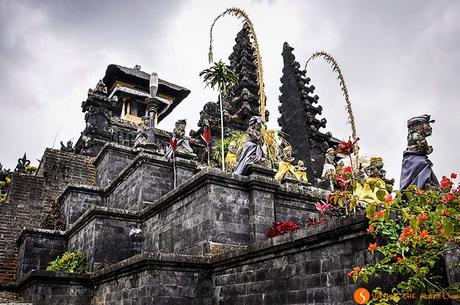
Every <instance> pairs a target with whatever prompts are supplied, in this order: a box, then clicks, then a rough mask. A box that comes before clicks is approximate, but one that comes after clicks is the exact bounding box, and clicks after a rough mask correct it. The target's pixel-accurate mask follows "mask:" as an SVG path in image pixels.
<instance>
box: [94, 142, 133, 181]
mask: <svg viewBox="0 0 460 305" xmlns="http://www.w3.org/2000/svg"><path fill="white" fill-rule="evenodd" d="M138 152H139V151H138V150H135V149H133V148H129V147H126V146H121V145H117V144H114V143H108V144H106V145H105V146H104V148H103V149H102V150H101V152H100V153H99V155H98V156H97V157H96V160H95V162H94V165H95V166H96V185H97V186H99V187H101V188H104V187H107V186H108V185H109V184H110V183H111V182H113V181H114V180H115V178H116V177H117V176H118V175H119V174H120V173H121V171H122V170H123V169H124V168H125V167H126V166H128V164H129V163H131V161H132V160H133V159H134V157H135V156H136V155H137V153H138Z"/></svg>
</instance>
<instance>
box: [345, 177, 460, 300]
mask: <svg viewBox="0 0 460 305" xmlns="http://www.w3.org/2000/svg"><path fill="white" fill-rule="evenodd" d="M456 177H457V175H456V174H454V173H453V174H452V175H451V177H450V178H447V177H443V178H442V180H441V182H440V186H439V187H432V188H430V189H429V190H419V189H417V188H416V187H415V186H411V187H409V188H408V189H407V190H404V191H396V192H395V193H394V196H392V195H391V194H387V195H385V193H384V192H380V190H379V191H378V192H377V197H378V199H377V200H373V201H369V202H367V205H366V206H365V210H366V215H367V218H368V219H369V228H368V230H367V231H368V233H369V234H370V235H371V236H372V237H373V238H374V242H372V243H370V245H369V247H368V251H370V252H371V253H372V255H374V256H375V257H376V263H374V264H369V265H366V266H356V267H355V268H353V270H352V271H350V273H349V274H348V275H349V277H351V278H352V279H353V280H354V281H355V282H357V281H359V280H361V281H363V282H367V281H368V280H369V278H370V277H372V276H375V275H380V274H387V275H389V276H394V277H395V278H396V279H397V284H396V286H395V287H394V288H393V289H392V291H391V292H387V293H391V294H390V295H389V296H388V297H387V298H384V297H379V298H374V299H372V300H371V301H370V302H369V303H368V304H382V305H383V304H397V303H398V301H399V300H400V297H399V295H401V294H405V293H431V292H446V293H448V292H453V291H459V290H458V289H460V287H458V285H457V286H455V285H451V286H450V287H442V284H441V280H442V279H441V277H440V276H439V274H438V273H437V271H438V270H439V264H440V259H441V257H442V255H443V254H444V253H446V252H447V251H449V250H451V249H453V248H455V247H458V246H459V244H460V187H457V188H454V187H453V186H454V183H453V180H454V179H455V178H456ZM373 292H374V293H375V294H378V295H380V296H382V294H381V293H382V291H381V288H376V289H374V291H373Z"/></svg>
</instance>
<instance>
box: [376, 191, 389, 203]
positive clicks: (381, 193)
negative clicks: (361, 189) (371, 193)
mask: <svg viewBox="0 0 460 305" xmlns="http://www.w3.org/2000/svg"><path fill="white" fill-rule="evenodd" d="M387 194H388V193H387V192H386V191H384V190H378V191H377V193H375V195H376V196H377V199H378V200H380V201H385V196H386V195H387Z"/></svg>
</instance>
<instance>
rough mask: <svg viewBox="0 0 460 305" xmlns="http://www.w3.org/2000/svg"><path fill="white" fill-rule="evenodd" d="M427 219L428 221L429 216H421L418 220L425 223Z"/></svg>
mask: <svg viewBox="0 0 460 305" xmlns="http://www.w3.org/2000/svg"><path fill="white" fill-rule="evenodd" d="M427 219H428V216H427V215H420V216H419V217H418V220H419V221H420V222H423V221H425V220H427Z"/></svg>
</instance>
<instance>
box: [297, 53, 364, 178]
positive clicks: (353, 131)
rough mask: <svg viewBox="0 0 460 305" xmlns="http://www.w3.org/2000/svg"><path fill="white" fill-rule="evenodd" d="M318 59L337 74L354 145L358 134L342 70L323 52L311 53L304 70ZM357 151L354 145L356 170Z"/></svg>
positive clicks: (332, 58) (331, 57)
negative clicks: (327, 64) (321, 59)
mask: <svg viewBox="0 0 460 305" xmlns="http://www.w3.org/2000/svg"><path fill="white" fill-rule="evenodd" d="M318 57H319V58H323V59H324V60H325V61H326V62H327V63H329V64H330V65H331V67H332V71H333V72H337V74H338V76H337V79H338V80H339V84H340V89H341V90H342V94H343V96H344V97H345V103H346V109H347V112H348V120H349V122H350V125H351V135H352V137H353V141H354V142H355V143H356V142H357V140H358V134H357V132H356V123H355V116H354V114H353V109H352V107H351V101H350V96H349V95H348V89H347V85H346V83H345V78H344V77H343V74H342V69H340V66H339V64H338V63H337V61H336V60H335V58H334V57H333V56H332V55H330V54H329V53H327V52H324V51H320V52H315V53H313V55H312V56H310V58H309V59H308V60H307V62H306V63H305V68H304V69H307V65H308V63H309V62H310V60H312V59H315V58H318ZM358 150H359V148H358V145H357V144H355V154H356V169H358V167H359V165H358Z"/></svg>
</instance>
